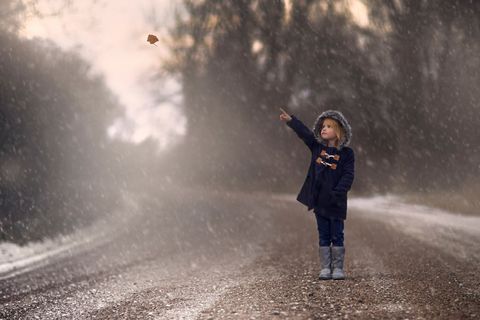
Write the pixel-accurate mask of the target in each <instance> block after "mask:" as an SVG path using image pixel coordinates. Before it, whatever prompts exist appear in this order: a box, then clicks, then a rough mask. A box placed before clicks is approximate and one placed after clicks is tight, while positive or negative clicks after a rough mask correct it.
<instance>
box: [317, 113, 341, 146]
mask: <svg viewBox="0 0 480 320" xmlns="http://www.w3.org/2000/svg"><path fill="white" fill-rule="evenodd" d="M324 124H328V125H330V126H331V127H332V128H333V131H334V132H335V135H336V136H337V139H336V140H335V148H338V145H339V144H340V141H341V140H342V139H343V137H344V136H345V130H344V129H343V127H342V126H341V124H340V123H339V122H338V121H337V120H335V119H332V118H325V119H324V120H323V122H322V125H321V126H320V130H321V128H322V127H323V125H324Z"/></svg>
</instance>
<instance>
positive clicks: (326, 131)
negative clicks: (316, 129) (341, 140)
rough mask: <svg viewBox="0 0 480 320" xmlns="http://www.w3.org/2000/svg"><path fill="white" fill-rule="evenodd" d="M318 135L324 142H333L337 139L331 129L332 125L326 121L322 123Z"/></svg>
mask: <svg viewBox="0 0 480 320" xmlns="http://www.w3.org/2000/svg"><path fill="white" fill-rule="evenodd" d="M320 135H321V137H322V139H325V140H334V139H336V138H337V135H336V134H335V130H334V129H333V127H332V125H331V124H330V123H328V121H324V122H323V124H322V129H321V131H320Z"/></svg>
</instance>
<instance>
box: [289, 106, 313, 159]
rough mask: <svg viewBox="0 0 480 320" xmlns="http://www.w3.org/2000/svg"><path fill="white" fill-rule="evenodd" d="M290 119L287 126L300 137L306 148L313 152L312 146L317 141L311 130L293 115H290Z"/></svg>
mask: <svg viewBox="0 0 480 320" xmlns="http://www.w3.org/2000/svg"><path fill="white" fill-rule="evenodd" d="M290 117H291V118H292V119H291V120H289V121H287V122H286V123H287V125H288V126H289V127H290V128H292V129H293V131H295V133H296V134H297V135H298V136H299V137H300V139H302V140H303V142H305V144H306V145H307V147H308V148H309V149H310V150H311V151H313V146H314V145H315V143H317V139H316V138H315V135H314V134H313V132H312V130H310V129H309V128H308V127H307V126H306V125H305V124H303V122H302V121H300V120H299V119H298V118H297V117H295V116H294V115H293V114H291V115H290Z"/></svg>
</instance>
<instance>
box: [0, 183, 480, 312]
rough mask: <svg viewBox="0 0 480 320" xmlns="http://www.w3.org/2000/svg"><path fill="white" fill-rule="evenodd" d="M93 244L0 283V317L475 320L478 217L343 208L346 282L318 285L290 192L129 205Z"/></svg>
mask: <svg viewBox="0 0 480 320" xmlns="http://www.w3.org/2000/svg"><path fill="white" fill-rule="evenodd" d="M126 200H127V201H126V203H128V206H125V208H123V209H122V210H119V212H117V213H116V214H112V215H111V216H110V217H109V220H107V222H106V224H105V225H104V227H102V230H108V232H104V233H102V235H101V236H98V234H97V233H98V232H97V231H89V233H95V234H88V235H85V237H86V238H88V237H92V239H95V241H86V242H85V243H83V244H81V245H77V246H71V247H69V249H68V250H63V251H59V253H58V254H55V255H49V256H46V258H44V259H43V260H42V261H37V260H32V261H35V262H33V263H32V264H31V265H28V266H24V265H22V266H21V267H19V268H17V269H15V270H8V272H4V273H3V274H1V275H0V290H1V291H0V318H1V319H59V318H62V319H348V318H354V319H407V318H408V319H469V318H471V319H478V318H480V276H479V273H480V267H479V266H480V264H479V262H480V246H479V245H478V244H479V243H480V218H479V217H478V216H461V215H454V214H450V213H445V212H441V211H438V210H433V209H429V208H426V207H421V206H413V205H409V204H405V203H401V201H400V200H399V199H398V198H396V197H393V196H392V197H388V196H387V197H375V198H355V197H350V198H349V203H348V205H349V208H348V217H347V220H346V221H345V247H346V256H345V260H346V261H345V271H346V275H347V279H345V280H328V281H321V280H318V279H317V275H318V272H319V261H318V254H317V246H318V235H317V230H316V225H315V220H314V219H315V218H314V216H313V214H312V212H311V211H310V212H307V211H306V209H305V207H303V205H301V204H300V203H298V202H296V201H295V195H294V194H280V195H279V194H268V193H238V192H235V193H234V192H223V191H218V190H217V191H212V190H205V189H203V190H193V189H190V190H187V189H183V188H182V189H177V188H171V189H167V190H164V191H162V192H161V194H159V195H158V197H153V196H145V195H136V196H133V195H129V196H128V199H126Z"/></svg>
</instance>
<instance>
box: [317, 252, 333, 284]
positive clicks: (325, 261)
mask: <svg viewBox="0 0 480 320" xmlns="http://www.w3.org/2000/svg"><path fill="white" fill-rule="evenodd" d="M318 252H319V256H320V268H321V270H320V274H319V276H318V278H319V279H320V280H328V279H331V278H332V269H331V263H332V253H331V251H330V246H328V247H327V246H321V247H320V248H319V250H318Z"/></svg>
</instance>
